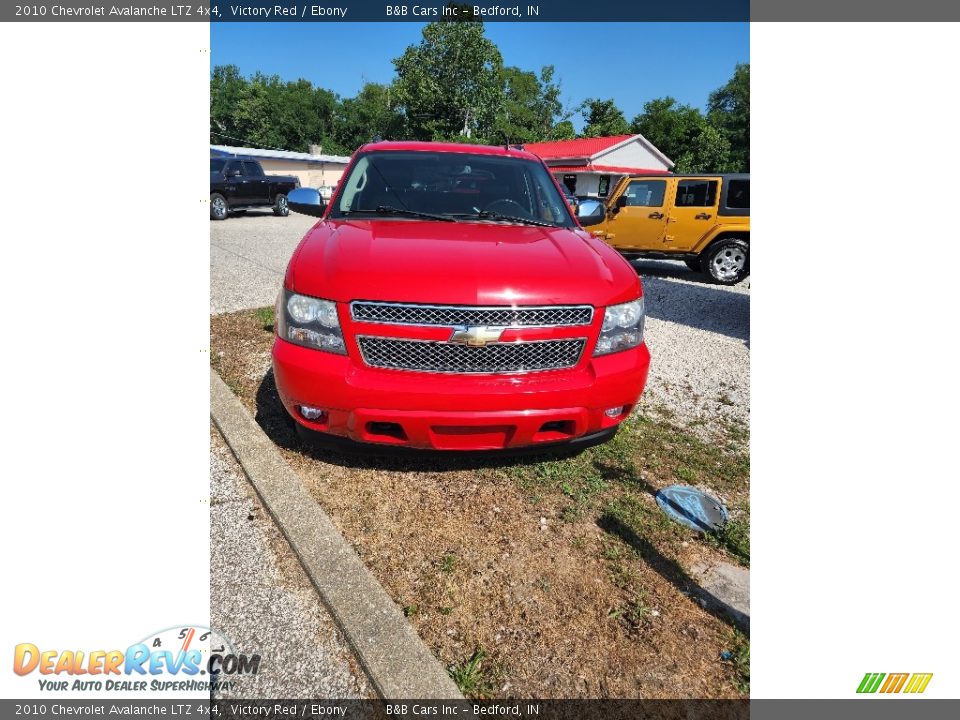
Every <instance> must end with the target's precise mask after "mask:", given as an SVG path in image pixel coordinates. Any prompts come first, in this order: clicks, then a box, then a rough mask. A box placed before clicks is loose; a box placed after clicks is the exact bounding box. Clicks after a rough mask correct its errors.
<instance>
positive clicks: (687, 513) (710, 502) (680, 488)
mask: <svg viewBox="0 0 960 720" xmlns="http://www.w3.org/2000/svg"><path fill="white" fill-rule="evenodd" d="M657 505H659V506H660V509H661V510H663V511H664V512H665V513H666V514H667V516H668V517H670V518H671V519H673V520H676V521H677V522H678V523H680V524H682V525H686V526H687V527H688V528H692V529H694V530H697V531H699V532H717V531H718V530H720V529H721V528H722V527H723V526H724V525H726V524H727V520H728V519H729V517H730V516H729V514H728V513H727V509H726V508H725V507H724V506H723V503H722V502H720V501H719V500H717V499H716V498H715V497H711V496H710V495H707V494H706V493H702V492H700V491H699V490H697V489H696V488H692V487H688V486H686V485H671V486H670V487H668V488H664V489H663V490H660V491H658V492H657Z"/></svg>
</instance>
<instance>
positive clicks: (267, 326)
mask: <svg viewBox="0 0 960 720" xmlns="http://www.w3.org/2000/svg"><path fill="white" fill-rule="evenodd" d="M256 315H257V322H258V323H260V325H261V326H263V329H264V330H267V331H268V332H273V324H274V323H275V322H276V318H275V317H274V312H273V306H272V305H270V306H269V307H262V308H257V310H256Z"/></svg>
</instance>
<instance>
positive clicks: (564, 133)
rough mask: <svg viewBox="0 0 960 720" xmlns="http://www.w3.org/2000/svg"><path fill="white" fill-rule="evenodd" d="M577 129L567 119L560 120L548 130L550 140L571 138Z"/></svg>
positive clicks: (574, 135) (575, 134)
mask: <svg viewBox="0 0 960 720" xmlns="http://www.w3.org/2000/svg"><path fill="white" fill-rule="evenodd" d="M576 136H577V131H576V129H575V128H574V127H573V123H572V122H570V121H569V120H561V121H560V122H558V123H557V124H556V125H554V126H553V128H552V129H551V130H550V136H549V139H550V140H573V139H574V138H575V137H576Z"/></svg>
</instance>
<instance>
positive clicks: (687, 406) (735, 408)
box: [632, 260, 750, 434]
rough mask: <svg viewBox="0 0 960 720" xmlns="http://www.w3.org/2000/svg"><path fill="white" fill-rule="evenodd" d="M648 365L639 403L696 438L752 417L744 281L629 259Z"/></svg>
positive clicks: (747, 294)
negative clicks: (643, 318)
mask: <svg viewBox="0 0 960 720" xmlns="http://www.w3.org/2000/svg"><path fill="white" fill-rule="evenodd" d="M632 264H633V266H634V267H635V268H636V269H637V272H638V273H639V274H640V276H641V279H642V280H643V289H644V296H645V303H646V310H647V324H646V339H647V345H648V346H649V347H650V353H651V355H652V360H651V364H650V378H649V380H648V381H647V387H646V389H645V390H644V393H643V398H642V401H641V405H642V407H645V408H666V409H667V410H668V411H669V412H670V413H673V414H675V415H676V417H677V419H678V420H680V421H681V422H682V423H683V424H686V425H691V424H692V428H693V429H694V430H695V431H697V432H698V434H709V433H710V432H711V431H713V430H717V429H719V426H720V425H722V424H723V423H724V422H729V421H734V422H740V423H749V419H750V287H749V285H750V278H747V279H746V280H745V281H744V282H742V283H740V284H739V285H734V286H732V287H724V286H721V285H713V284H710V283H707V282H706V278H705V277H704V276H703V275H700V274H698V273H693V272H691V271H689V270H688V269H687V268H686V266H685V265H683V264H682V263H678V262H670V261H655V260H641V261H634V262H633V263H632Z"/></svg>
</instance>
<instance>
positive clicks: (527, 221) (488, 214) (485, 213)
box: [457, 210, 560, 228]
mask: <svg viewBox="0 0 960 720" xmlns="http://www.w3.org/2000/svg"><path fill="white" fill-rule="evenodd" d="M457 217H470V218H480V219H481V220H497V221H500V222H514V223H519V224H521V225H536V226H537V227H551V228H555V227H560V225H556V224H554V223H548V222H544V221H543V220H534V219H533V218H522V217H517V216H515V215H503V214H502V213H498V212H493V211H491V210H478V211H477V212H475V213H458V214H457Z"/></svg>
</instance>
